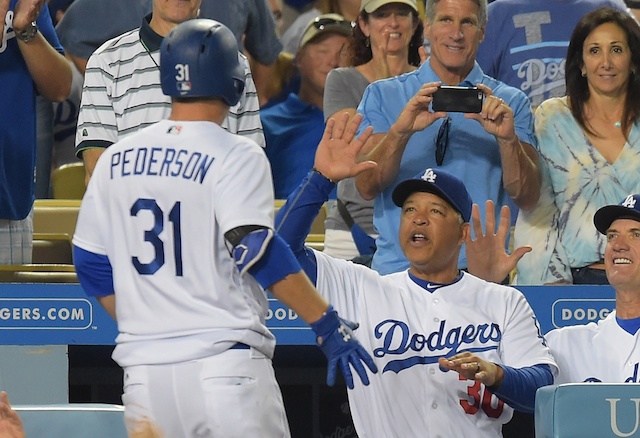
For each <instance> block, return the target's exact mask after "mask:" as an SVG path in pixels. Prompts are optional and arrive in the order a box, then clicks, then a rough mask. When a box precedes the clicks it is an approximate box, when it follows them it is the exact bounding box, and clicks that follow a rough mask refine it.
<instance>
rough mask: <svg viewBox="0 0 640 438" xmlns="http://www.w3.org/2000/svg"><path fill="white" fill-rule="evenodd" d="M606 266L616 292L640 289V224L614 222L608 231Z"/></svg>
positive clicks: (621, 221) (629, 220)
mask: <svg viewBox="0 0 640 438" xmlns="http://www.w3.org/2000/svg"><path fill="white" fill-rule="evenodd" d="M604 266H605V269H606V271H607V278H608V279H609V283H610V284H611V286H613V287H614V288H616V290H629V291H637V290H638V289H639V288H640V222H638V221H635V220H633V219H618V220H615V221H613V223H612V224H611V226H610V227H609V229H608V230H607V246H606V248H605V250H604Z"/></svg>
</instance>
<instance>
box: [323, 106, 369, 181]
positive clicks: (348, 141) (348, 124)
mask: <svg viewBox="0 0 640 438" xmlns="http://www.w3.org/2000/svg"><path fill="white" fill-rule="evenodd" d="M360 122H362V115H361V114H356V115H355V116H353V118H351V120H350V117H349V114H348V113H343V114H340V115H337V116H336V117H335V118H334V117H332V118H330V119H329V120H328V121H327V126H326V127H325V129H324V134H323V135H322V139H321V140H320V143H319V144H318V149H317V150H316V157H315V162H314V167H315V168H316V169H317V170H318V171H319V172H320V173H322V174H323V175H324V176H325V177H327V178H329V179H330V180H331V181H333V182H338V181H340V180H342V179H345V178H349V177H352V176H356V175H357V174H359V173H361V172H363V171H365V170H367V169H371V168H373V167H375V166H377V163H375V162H374V161H363V162H361V163H359V162H358V160H357V156H358V153H359V152H360V150H361V149H362V147H363V146H364V145H365V143H366V142H367V140H368V139H369V137H371V133H372V132H373V128H372V127H371V126H369V127H367V129H365V130H364V132H363V133H362V134H360V137H358V138H356V132H357V131H358V127H359V126H360Z"/></svg>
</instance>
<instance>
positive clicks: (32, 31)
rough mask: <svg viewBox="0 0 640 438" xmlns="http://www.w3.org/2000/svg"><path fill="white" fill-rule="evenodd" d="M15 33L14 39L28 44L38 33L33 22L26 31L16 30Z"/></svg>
mask: <svg viewBox="0 0 640 438" xmlns="http://www.w3.org/2000/svg"><path fill="white" fill-rule="evenodd" d="M15 33H16V38H18V39H19V40H20V41H22V42H25V43H28V42H29V41H31V40H32V39H33V38H34V37H35V36H36V34H37V33H38V25H37V24H36V22H35V21H32V22H31V24H29V26H27V28H26V29H24V30H16V31H15Z"/></svg>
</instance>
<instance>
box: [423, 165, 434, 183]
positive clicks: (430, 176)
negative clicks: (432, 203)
mask: <svg viewBox="0 0 640 438" xmlns="http://www.w3.org/2000/svg"><path fill="white" fill-rule="evenodd" d="M437 176H438V175H436V173H435V172H434V171H433V169H431V168H429V169H427V170H425V171H424V175H422V177H421V178H422V179H423V180H425V181H427V182H430V183H435V182H436V177H437Z"/></svg>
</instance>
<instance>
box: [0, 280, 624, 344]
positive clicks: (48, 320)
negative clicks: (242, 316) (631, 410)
mask: <svg viewBox="0 0 640 438" xmlns="http://www.w3.org/2000/svg"><path fill="white" fill-rule="evenodd" d="M518 289H519V290H521V291H522V292H523V293H524V295H525V296H526V297H527V300H528V301H529V303H530V304H531V307H532V308H533V310H534V312H535V314H536V316H537V317H538V320H539V322H540V327H541V328H542V331H543V333H546V332H547V331H549V330H551V329H553V328H557V327H564V326H567V325H576V324H587V323H589V322H597V321H598V320H600V319H602V318H604V317H606V315H608V314H609V312H611V310H613V309H614V308H615V299H614V291H613V289H612V288H611V287H609V286H528V287H519V288H518ZM266 322H267V327H269V329H270V330H271V331H272V332H273V333H274V335H275V336H276V340H277V342H278V344H279V345H315V340H314V335H313V332H312V331H311V329H310V328H309V327H308V326H307V324H306V323H305V322H304V321H303V320H302V319H301V318H300V317H299V316H298V315H297V314H296V313H295V312H293V311H292V310H291V309H288V308H287V307H285V306H284V305H283V304H281V303H280V302H279V301H277V300H276V299H275V298H273V297H272V296H271V295H269V310H268V312H267V315H266ZM116 335H117V327H116V323H115V321H114V320H113V319H112V318H111V317H110V316H109V315H108V314H107V313H106V311H105V310H104V309H103V308H102V306H101V305H100V304H99V303H98V302H97V300H95V299H94V298H90V297H87V296H86V295H85V293H84V291H83V290H82V288H81V287H80V285H79V284H34V283H0V344H3V345H56V344H61V345H67V344H82V345H113V344H114V343H115V338H116Z"/></svg>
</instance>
